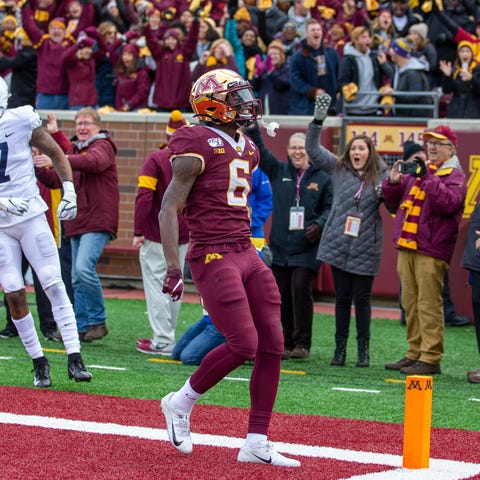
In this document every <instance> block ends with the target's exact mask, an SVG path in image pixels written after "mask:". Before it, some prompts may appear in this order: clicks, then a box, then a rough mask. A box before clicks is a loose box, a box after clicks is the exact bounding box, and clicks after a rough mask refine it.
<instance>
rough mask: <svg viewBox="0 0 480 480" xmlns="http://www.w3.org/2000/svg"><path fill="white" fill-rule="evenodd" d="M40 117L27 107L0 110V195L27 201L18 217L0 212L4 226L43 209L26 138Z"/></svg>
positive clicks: (30, 216) (38, 122)
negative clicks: (26, 208)
mask: <svg viewBox="0 0 480 480" xmlns="http://www.w3.org/2000/svg"><path fill="white" fill-rule="evenodd" d="M41 124H42V120H41V119H40V116H39V115H38V113H37V111H36V110H35V109H34V108H33V107H31V106H25V107H18V108H12V109H7V110H4V109H0V197H5V198H8V197H21V198H26V199H28V200H29V208H28V210H27V212H26V213H25V214H23V215H22V216H17V215H12V214H9V213H6V212H4V211H0V227H8V226H11V225H15V224H17V223H19V222H22V221H24V220H26V219H28V218H32V217H34V216H36V215H39V214H40V213H43V212H45V211H46V210H47V209H48V207H47V204H46V203H45V202H44V201H43V199H42V197H41V196H40V191H39V189H38V186H37V178H36V176H35V168H34V165H33V158H32V149H31V146H30V139H31V138H32V131H33V130H34V129H35V128H37V127H40V126H41Z"/></svg>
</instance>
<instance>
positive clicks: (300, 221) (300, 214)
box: [288, 169, 305, 230]
mask: <svg viewBox="0 0 480 480" xmlns="http://www.w3.org/2000/svg"><path fill="white" fill-rule="evenodd" d="M304 173H305V170H304V169H302V170H297V185H296V187H295V204H296V205H295V206H294V207H290V218H289V225H288V229H289V230H303V229H304V223H305V207H300V182H301V181H302V177H303V174H304Z"/></svg>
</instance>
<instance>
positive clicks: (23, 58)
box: [0, 47, 37, 108]
mask: <svg viewBox="0 0 480 480" xmlns="http://www.w3.org/2000/svg"><path fill="white" fill-rule="evenodd" d="M7 68H11V69H12V81H11V92H10V93H11V94H12V96H11V97H10V99H9V101H8V107H9V108H15V107H21V106H23V105H32V107H34V106H35V99H36V96H37V51H36V50H35V49H34V48H33V47H22V49H21V50H19V51H18V52H17V54H16V55H15V56H14V57H2V58H0V70H3V69H7Z"/></svg>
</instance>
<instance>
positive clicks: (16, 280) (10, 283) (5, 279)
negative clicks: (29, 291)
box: [0, 265, 25, 293]
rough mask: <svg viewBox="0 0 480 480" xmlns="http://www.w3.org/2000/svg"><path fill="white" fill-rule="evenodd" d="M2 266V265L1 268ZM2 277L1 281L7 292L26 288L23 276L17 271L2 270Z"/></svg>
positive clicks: (0, 277)
mask: <svg viewBox="0 0 480 480" xmlns="http://www.w3.org/2000/svg"><path fill="white" fill-rule="evenodd" d="M1 268H2V267H1V265H0V269H1ZM0 279H1V280H0V283H1V284H2V288H3V291H4V292H5V293H9V292H16V291H18V290H22V289H23V288H25V283H24V281H23V278H22V277H21V276H20V275H17V274H16V273H15V272H2V274H1V276H0Z"/></svg>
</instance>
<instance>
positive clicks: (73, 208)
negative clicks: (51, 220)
mask: <svg viewBox="0 0 480 480" xmlns="http://www.w3.org/2000/svg"><path fill="white" fill-rule="evenodd" d="M62 186H63V197H62V200H61V201H60V203H59V205H58V209H57V217H58V219H59V220H72V219H73V218H75V217H76V216H77V194H76V193H75V188H74V186H73V182H71V181H69V180H67V181H65V182H63V184H62Z"/></svg>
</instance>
